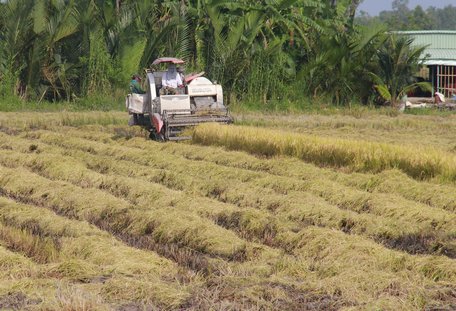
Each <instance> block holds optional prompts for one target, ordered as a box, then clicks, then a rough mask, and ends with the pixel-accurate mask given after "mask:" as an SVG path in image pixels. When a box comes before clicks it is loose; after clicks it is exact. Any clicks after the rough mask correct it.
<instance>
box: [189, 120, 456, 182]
mask: <svg viewBox="0 0 456 311" xmlns="http://www.w3.org/2000/svg"><path fill="white" fill-rule="evenodd" d="M192 137H193V141H194V142H195V143H200V144H204V145H215V146H223V147H226V148H228V149H230V150H243V151H247V152H250V153H253V154H258V155H263V156H278V155H286V156H293V157H297V158H299V159H302V160H305V161H308V162H311V163H315V164H318V165H322V166H332V167H346V168H349V169H351V170H354V171H367V172H381V171H384V170H387V169H393V168H398V169H400V170H402V171H404V172H405V173H407V174H408V175H410V176H412V177H413V178H416V179H429V178H434V177H438V178H439V179H441V180H446V181H449V182H455V181H456V156H455V155H453V154H451V153H448V152H444V151H439V150H436V149H431V148H417V147H415V148H410V147H401V146H397V145H391V144H381V143H372V142H367V141H355V140H343V139H335V138H323V137H318V136H311V135H305V134H294V133H289V132H283V131H277V130H270V129H259V128H253V127H247V126H230V127H224V126H221V125H219V124H203V125H200V126H198V127H196V128H195V129H194V131H193V132H192Z"/></svg>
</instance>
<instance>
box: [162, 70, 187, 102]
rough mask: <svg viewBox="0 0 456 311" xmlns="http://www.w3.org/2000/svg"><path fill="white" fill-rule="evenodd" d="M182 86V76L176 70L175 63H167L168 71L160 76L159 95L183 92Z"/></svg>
mask: <svg viewBox="0 0 456 311" xmlns="http://www.w3.org/2000/svg"><path fill="white" fill-rule="evenodd" d="M183 88H184V82H183V81H182V76H181V74H180V73H179V72H177V68H176V65H175V64H173V63H169V65H168V71H166V72H165V73H164V74H163V76H162V88H161V89H160V95H175V94H181V93H183V92H182V91H181V90H183Z"/></svg>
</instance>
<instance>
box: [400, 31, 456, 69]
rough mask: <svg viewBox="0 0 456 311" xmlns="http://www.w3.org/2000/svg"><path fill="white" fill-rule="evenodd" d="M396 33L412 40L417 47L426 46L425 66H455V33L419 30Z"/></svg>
mask: <svg viewBox="0 0 456 311" xmlns="http://www.w3.org/2000/svg"><path fill="white" fill-rule="evenodd" d="M396 33H397V34H399V35H407V36H410V37H412V38H414V39H415V41H414V44H415V45H417V46H428V47H427V48H426V51H425V53H426V54H427V55H428V56H429V57H428V58H427V59H426V61H425V62H424V64H425V65H446V66H456V31H452V30H422V31H421V30H420V31H398V32H396Z"/></svg>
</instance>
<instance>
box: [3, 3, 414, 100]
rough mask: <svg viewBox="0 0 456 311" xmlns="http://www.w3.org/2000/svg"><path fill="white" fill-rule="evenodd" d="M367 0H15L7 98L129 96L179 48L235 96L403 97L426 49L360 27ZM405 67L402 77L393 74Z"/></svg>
mask: <svg viewBox="0 0 456 311" xmlns="http://www.w3.org/2000/svg"><path fill="white" fill-rule="evenodd" d="M360 2H361V1H360V0H339V1H336V0H258V1H249V0H238V1H228V0H168V1H154V0H78V1H76V0H9V1H7V2H6V3H0V95H1V96H2V97H7V96H12V97H19V98H21V99H24V100H35V101H42V100H48V101H59V100H68V101H72V100H77V99H78V98H87V97H90V96H94V95H97V94H98V95H99V94H112V93H113V92H114V91H115V90H119V89H120V90H125V92H126V91H127V89H128V88H127V86H128V82H129V79H130V77H131V75H132V74H133V73H136V72H138V73H141V72H143V70H144V69H146V68H149V67H150V65H151V63H152V61H153V60H154V59H155V58H157V57H160V56H174V57H179V58H182V59H184V60H186V62H187V68H186V70H187V72H189V71H202V70H204V71H205V72H206V73H207V75H208V76H209V77H210V78H211V79H212V80H217V81H218V82H219V83H221V84H222V85H223V87H224V91H225V94H226V97H227V99H228V102H233V101H259V102H262V103H265V104H266V103H268V102H271V101H280V100H289V101H299V100H302V99H304V98H306V99H309V98H310V99H319V100H326V101H330V102H332V103H334V104H339V105H345V104H349V103H351V102H356V101H362V102H364V103H367V102H372V101H375V100H376V99H378V98H379V96H380V97H382V98H383V99H388V100H390V101H392V102H394V101H395V100H396V98H397V97H398V96H399V95H400V94H401V91H402V90H403V89H404V88H405V87H406V86H407V85H410V84H411V81H409V77H408V76H407V75H408V74H410V73H413V70H415V69H416V67H417V66H418V58H419V57H418V58H417V57H416V55H417V52H419V51H417V48H414V47H412V46H411V41H410V40H408V39H407V38H396V37H394V36H392V35H390V34H389V33H387V32H386V28H385V27H384V26H382V25H376V26H368V27H366V26H363V25H359V24H358V23H355V16H356V11H357V8H358V5H359V4H360ZM404 54H406V55H410V57H408V58H403V57H402V56H403V55H404ZM418 55H419V53H418ZM399 56H400V57H399ZM385 66H386V67H385ZM398 68H400V69H401V70H402V73H404V72H405V73H406V74H405V75H403V74H402V75H401V79H397V77H391V76H390V75H389V74H390V72H397V69H398ZM393 84H394V86H393ZM379 90H382V92H379ZM385 91H388V92H385Z"/></svg>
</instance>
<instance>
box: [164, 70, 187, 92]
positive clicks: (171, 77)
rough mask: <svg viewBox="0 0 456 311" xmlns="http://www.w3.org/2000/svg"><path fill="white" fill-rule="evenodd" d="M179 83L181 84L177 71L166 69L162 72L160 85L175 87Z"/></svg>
mask: <svg viewBox="0 0 456 311" xmlns="http://www.w3.org/2000/svg"><path fill="white" fill-rule="evenodd" d="M179 85H183V82H182V77H181V75H180V74H179V73H178V72H177V71H174V72H170V71H167V72H165V73H164V74H163V76H162V87H171V88H174V89H177V87H178V86H179Z"/></svg>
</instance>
